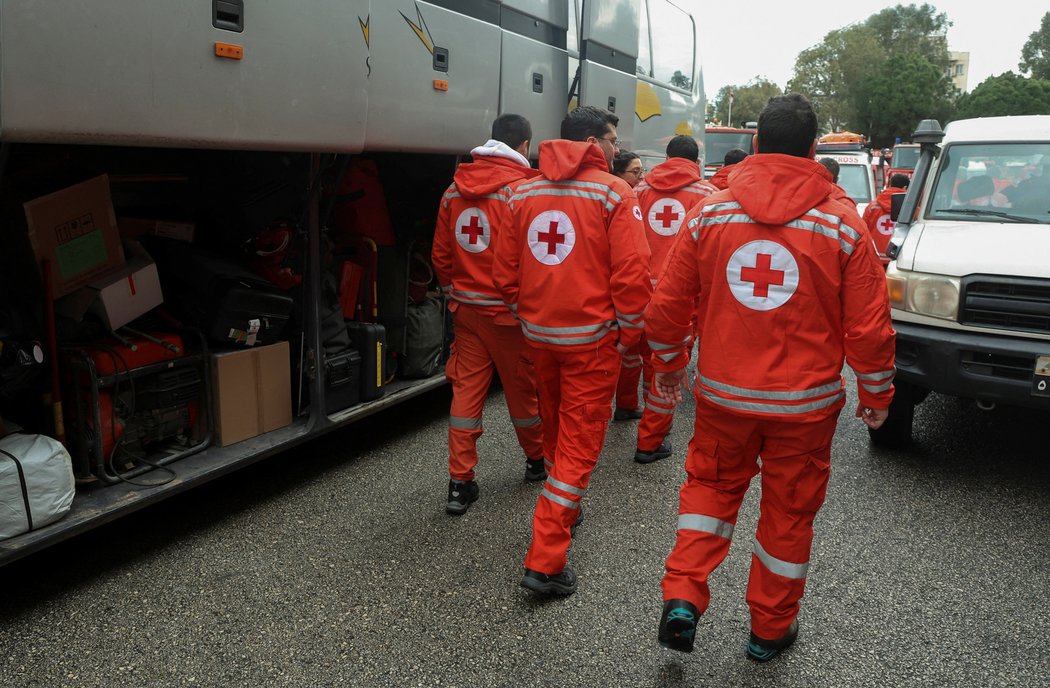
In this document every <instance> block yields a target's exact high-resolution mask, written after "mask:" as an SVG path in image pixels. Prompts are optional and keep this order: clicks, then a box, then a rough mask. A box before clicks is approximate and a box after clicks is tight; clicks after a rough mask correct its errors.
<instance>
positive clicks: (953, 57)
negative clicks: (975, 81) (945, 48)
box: [947, 50, 970, 93]
mask: <svg viewBox="0 0 1050 688" xmlns="http://www.w3.org/2000/svg"><path fill="white" fill-rule="evenodd" d="M948 58H949V62H948V69H947V74H948V78H949V79H951V80H952V84H954V86H955V90H956V91H958V92H959V93H966V78H967V76H968V75H969V73H970V53H960V52H955V51H954V50H953V51H950V52H949V53H948Z"/></svg>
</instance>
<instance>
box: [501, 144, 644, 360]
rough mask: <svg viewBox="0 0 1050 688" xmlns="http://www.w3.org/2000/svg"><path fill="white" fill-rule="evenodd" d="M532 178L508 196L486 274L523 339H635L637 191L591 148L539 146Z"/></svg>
mask: <svg viewBox="0 0 1050 688" xmlns="http://www.w3.org/2000/svg"><path fill="white" fill-rule="evenodd" d="M540 172H541V173H542V174H541V176H540V177H539V178H537V179H534V180H531V181H528V182H524V183H522V184H520V185H519V186H518V188H517V190H516V192H515V194H514V195H513V197H512V198H511V201H510V209H511V215H512V219H511V222H510V224H509V225H508V229H509V232H507V234H506V236H505V237H504V238H505V239H506V240H505V241H501V242H500V243H499V245H498V246H497V251H496V263H495V266H494V269H493V279H494V281H495V284H496V287H497V289H499V291H500V293H501V294H502V295H503V299H504V301H505V302H506V303H507V305H508V307H510V309H511V310H512V311H514V312H515V313H516V314H517V316H518V318H519V319H520V320H521V328H522V331H523V332H524V333H525V337H526V338H527V339H528V340H529V342H530V344H532V345H533V346H536V347H540V348H549V349H558V350H563V351H564V350H569V351H582V350H588V349H590V350H593V349H594V348H595V347H596V346H597V345H598V344H600V343H605V342H607V341H617V340H618V341H619V343H620V344H623V345H624V346H628V347H630V346H633V345H634V344H635V343H637V342H638V341H639V340H640V339H641V336H642V332H643V328H644V321H643V320H642V312H643V311H644V310H645V306H646V304H647V303H648V302H649V296H650V294H651V291H652V288H651V286H650V284H649V279H648V277H649V246H648V244H647V243H646V241H645V235H644V231H645V230H644V229H643V228H642V221H641V220H642V212H641V210H640V209H639V208H638V201H637V199H636V198H635V195H634V191H632V190H631V187H630V186H628V185H627V183H626V182H624V181H623V180H622V179H620V178H618V177H615V176H613V175H612V174H609V165H608V162H607V161H606V159H605V155H604V154H603V153H602V151H601V149H600V148H598V146H596V145H594V144H592V143H583V142H575V141H566V140H553V141H544V142H543V143H541V144H540Z"/></svg>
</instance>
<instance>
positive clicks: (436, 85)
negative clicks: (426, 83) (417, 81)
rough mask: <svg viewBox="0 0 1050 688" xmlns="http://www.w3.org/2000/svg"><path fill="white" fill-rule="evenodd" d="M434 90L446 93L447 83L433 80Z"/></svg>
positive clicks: (442, 80)
mask: <svg viewBox="0 0 1050 688" xmlns="http://www.w3.org/2000/svg"><path fill="white" fill-rule="evenodd" d="M434 90H435V91H447V90H448V82H447V81H445V80H444V79H434Z"/></svg>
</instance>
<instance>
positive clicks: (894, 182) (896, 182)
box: [890, 174, 911, 189]
mask: <svg viewBox="0 0 1050 688" xmlns="http://www.w3.org/2000/svg"><path fill="white" fill-rule="evenodd" d="M910 183H911V180H910V179H908V175H906V174H895V175H893V176H892V177H890V186H892V187H894V188H896V189H907V188H908V184H910Z"/></svg>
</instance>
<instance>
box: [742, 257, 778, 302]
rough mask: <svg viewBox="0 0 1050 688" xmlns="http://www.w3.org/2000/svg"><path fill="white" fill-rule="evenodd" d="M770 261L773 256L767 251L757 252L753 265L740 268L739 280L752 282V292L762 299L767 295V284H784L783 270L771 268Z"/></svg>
mask: <svg viewBox="0 0 1050 688" xmlns="http://www.w3.org/2000/svg"><path fill="white" fill-rule="evenodd" d="M772 261H773V256H771V255H769V254H768V253H759V254H758V255H757V256H756V257H755V265H754V267H750V268H747V267H744V268H740V279H741V281H744V282H752V283H754V285H755V291H754V292H753V294H754V295H755V296H757V297H759V298H763V299H764V298H767V297H768V296H769V285H771V284H775V285H777V286H778V287H779V286H781V285H782V284H784V271H783V270H773V269H772V268H771V267H770V265H771V263H772Z"/></svg>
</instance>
